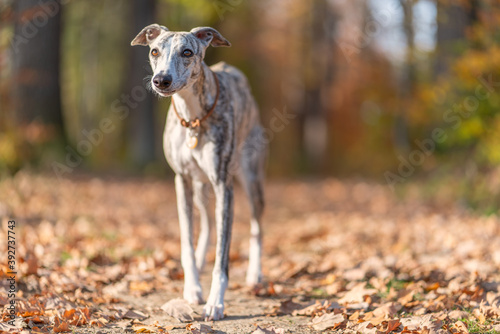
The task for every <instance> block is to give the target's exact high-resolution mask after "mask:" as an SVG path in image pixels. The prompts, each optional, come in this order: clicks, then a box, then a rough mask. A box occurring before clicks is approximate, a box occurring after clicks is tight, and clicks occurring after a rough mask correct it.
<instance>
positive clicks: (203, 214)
mask: <svg viewBox="0 0 500 334" xmlns="http://www.w3.org/2000/svg"><path fill="white" fill-rule="evenodd" d="M193 188H194V204H195V205H196V207H197V208H198V210H199V211H200V235H199V236H198V244H197V245H196V253H195V257H196V267H197V268H198V272H200V273H201V271H202V270H203V267H204V266H205V258H206V254H207V249H208V246H209V244H210V230H211V226H212V218H211V216H210V214H209V213H208V206H209V197H208V196H209V192H210V184H209V183H203V182H199V181H195V182H193Z"/></svg>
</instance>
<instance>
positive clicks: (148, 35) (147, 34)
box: [130, 23, 168, 46]
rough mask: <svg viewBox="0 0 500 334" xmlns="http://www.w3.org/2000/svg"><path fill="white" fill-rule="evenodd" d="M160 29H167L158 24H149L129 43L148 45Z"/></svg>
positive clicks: (159, 32) (158, 33)
mask: <svg viewBox="0 0 500 334" xmlns="http://www.w3.org/2000/svg"><path fill="white" fill-rule="evenodd" d="M162 31H168V29H167V27H164V26H161V25H159V24H156V23H155V24H150V25H148V26H147V27H146V28H144V29H142V30H141V32H140V33H139V34H137V36H135V38H134V39H133V40H132V42H131V43H130V45H145V46H147V45H149V44H151V42H152V41H154V40H155V39H156V37H158V36H159V35H160V34H161V32H162Z"/></svg>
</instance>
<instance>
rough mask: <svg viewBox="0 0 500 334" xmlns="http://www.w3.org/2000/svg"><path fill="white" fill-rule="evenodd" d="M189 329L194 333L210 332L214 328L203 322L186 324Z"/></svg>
mask: <svg viewBox="0 0 500 334" xmlns="http://www.w3.org/2000/svg"><path fill="white" fill-rule="evenodd" d="M186 329H187V330H188V331H191V333H193V334H208V333H211V332H212V328H211V327H210V326H207V325H203V324H194V325H193V324H188V325H187V326H186Z"/></svg>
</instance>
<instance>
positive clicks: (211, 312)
mask: <svg viewBox="0 0 500 334" xmlns="http://www.w3.org/2000/svg"><path fill="white" fill-rule="evenodd" d="M203 318H204V319H205V321H212V320H214V321H215V320H221V319H222V318H224V304H223V303H218V304H217V303H210V302H208V303H207V304H206V305H205V306H204V307H203Z"/></svg>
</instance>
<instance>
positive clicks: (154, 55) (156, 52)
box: [151, 49, 159, 57]
mask: <svg viewBox="0 0 500 334" xmlns="http://www.w3.org/2000/svg"><path fill="white" fill-rule="evenodd" d="M158 54H159V52H158V49H153V50H151V55H152V56H153V57H156V56H158Z"/></svg>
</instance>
